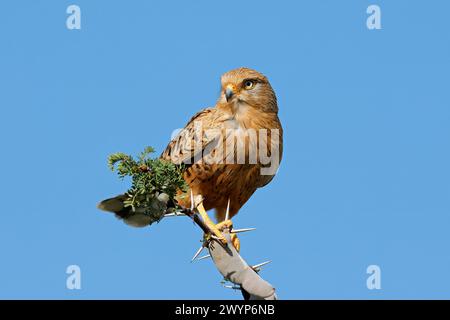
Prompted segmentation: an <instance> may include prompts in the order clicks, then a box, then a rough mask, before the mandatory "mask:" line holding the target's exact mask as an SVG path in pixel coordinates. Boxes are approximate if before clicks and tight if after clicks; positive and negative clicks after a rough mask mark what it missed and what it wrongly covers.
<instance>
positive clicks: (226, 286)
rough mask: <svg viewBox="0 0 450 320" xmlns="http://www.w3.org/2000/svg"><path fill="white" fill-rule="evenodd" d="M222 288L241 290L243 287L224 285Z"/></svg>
mask: <svg viewBox="0 0 450 320" xmlns="http://www.w3.org/2000/svg"><path fill="white" fill-rule="evenodd" d="M222 286H223V287H224V288H227V289H233V290H241V287H239V286H236V285H234V286H230V285H227V284H223V285H222Z"/></svg>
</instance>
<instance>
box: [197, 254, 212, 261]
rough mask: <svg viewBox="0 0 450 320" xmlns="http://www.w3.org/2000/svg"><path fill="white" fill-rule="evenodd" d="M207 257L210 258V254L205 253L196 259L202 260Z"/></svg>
mask: <svg viewBox="0 0 450 320" xmlns="http://www.w3.org/2000/svg"><path fill="white" fill-rule="evenodd" d="M208 258H211V255H210V254H207V255H204V256H202V257H200V258H198V259H197V261H200V260H204V259H208Z"/></svg>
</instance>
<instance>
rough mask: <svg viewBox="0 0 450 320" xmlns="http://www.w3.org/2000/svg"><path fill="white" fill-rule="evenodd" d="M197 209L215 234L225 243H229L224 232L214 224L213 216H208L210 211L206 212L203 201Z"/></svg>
mask: <svg viewBox="0 0 450 320" xmlns="http://www.w3.org/2000/svg"><path fill="white" fill-rule="evenodd" d="M197 211H198V213H200V216H201V217H202V219H203V222H204V223H205V224H206V225H207V226H208V228H209V229H210V230H211V231H212V232H213V233H214V235H215V236H216V237H217V238H219V240H220V241H221V242H222V243H223V244H226V243H227V239H225V237H224V236H223V234H222V232H220V230H219V229H218V228H217V226H216V225H215V224H214V222H213V221H212V220H211V218H210V217H209V216H208V213H206V210H205V207H204V206H203V202H200V203H199V204H198V205H197Z"/></svg>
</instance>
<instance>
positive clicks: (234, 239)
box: [231, 233, 241, 252]
mask: <svg viewBox="0 0 450 320" xmlns="http://www.w3.org/2000/svg"><path fill="white" fill-rule="evenodd" d="M231 243H232V244H233V247H235V248H236V251H237V252H239V250H241V241H239V238H238V236H237V235H236V234H235V233H232V234H231Z"/></svg>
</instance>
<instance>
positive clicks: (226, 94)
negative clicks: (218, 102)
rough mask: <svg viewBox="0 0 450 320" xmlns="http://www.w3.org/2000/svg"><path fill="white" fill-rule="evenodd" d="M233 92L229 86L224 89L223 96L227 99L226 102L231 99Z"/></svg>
mask: <svg viewBox="0 0 450 320" xmlns="http://www.w3.org/2000/svg"><path fill="white" fill-rule="evenodd" d="M233 95H234V92H233V89H232V88H231V87H227V88H226V89H225V98H226V99H227V102H228V101H230V100H231V98H233Z"/></svg>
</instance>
